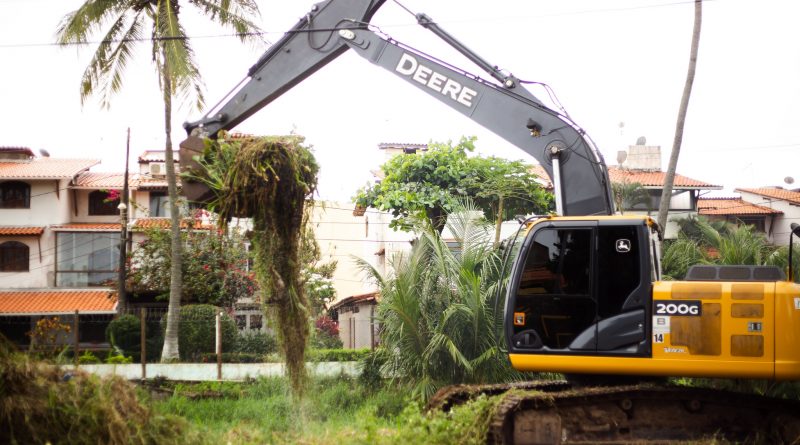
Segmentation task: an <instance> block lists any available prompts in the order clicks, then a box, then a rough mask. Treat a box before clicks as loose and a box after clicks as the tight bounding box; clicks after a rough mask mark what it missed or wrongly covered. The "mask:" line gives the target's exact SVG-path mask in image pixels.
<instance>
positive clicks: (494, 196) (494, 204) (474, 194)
mask: <svg viewBox="0 0 800 445" xmlns="http://www.w3.org/2000/svg"><path fill="white" fill-rule="evenodd" d="M468 165H469V167H470V169H469V171H468V174H469V176H468V177H467V178H465V180H464V183H465V184H466V186H467V195H468V196H470V197H471V198H472V199H473V201H474V202H475V203H476V205H477V206H478V207H479V208H481V209H483V213H484V215H485V216H486V218H487V219H489V220H491V221H494V223H495V233H494V242H495V244H497V243H499V242H500V228H501V225H502V223H503V221H508V220H509V219H512V218H514V217H515V216H516V215H524V214H528V213H544V212H546V211H547V210H548V209H549V208H550V207H551V204H552V202H553V195H552V194H550V193H548V192H547V191H545V190H544V189H543V188H542V187H541V186H540V185H539V183H537V182H536V175H535V174H533V173H532V172H531V169H530V167H529V166H527V165H525V164H524V163H523V162H522V161H509V160H507V159H503V158H497V157H494V156H492V157H489V158H482V157H474V158H470V159H469V163H468Z"/></svg>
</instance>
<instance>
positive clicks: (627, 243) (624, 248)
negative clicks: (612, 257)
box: [616, 238, 631, 253]
mask: <svg viewBox="0 0 800 445" xmlns="http://www.w3.org/2000/svg"><path fill="white" fill-rule="evenodd" d="M616 247H617V252H619V253H628V252H630V251H631V240H629V239H625V238H622V239H618V240H617V243H616Z"/></svg>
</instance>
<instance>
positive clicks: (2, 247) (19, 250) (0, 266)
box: [0, 241, 30, 272]
mask: <svg viewBox="0 0 800 445" xmlns="http://www.w3.org/2000/svg"><path fill="white" fill-rule="evenodd" d="M29 255H30V251H29V250H28V246H27V245H26V244H23V243H21V242H19V241H6V242H4V243H2V244H0V272H26V271H28V270H29V268H28V257H29Z"/></svg>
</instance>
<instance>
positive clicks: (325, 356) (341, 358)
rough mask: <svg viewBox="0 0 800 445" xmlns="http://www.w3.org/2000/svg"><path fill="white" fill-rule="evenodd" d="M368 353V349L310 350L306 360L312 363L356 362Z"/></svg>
mask: <svg viewBox="0 0 800 445" xmlns="http://www.w3.org/2000/svg"><path fill="white" fill-rule="evenodd" d="M369 353H370V350H369V349H366V348H365V349H312V350H310V351H308V360H310V361H314V362H357V361H360V360H362V359H363V358H364V357H366V356H367V355H368V354H369Z"/></svg>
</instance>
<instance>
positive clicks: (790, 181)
mask: <svg viewBox="0 0 800 445" xmlns="http://www.w3.org/2000/svg"><path fill="white" fill-rule="evenodd" d="M783 182H785V183H787V184H794V178H793V177H791V176H787V177H785V178H783Z"/></svg>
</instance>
